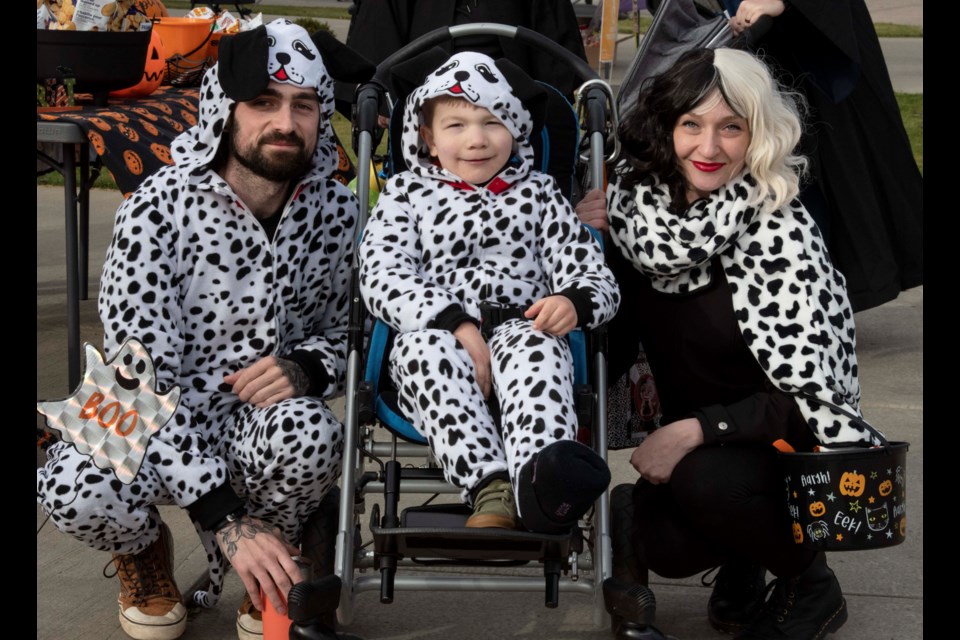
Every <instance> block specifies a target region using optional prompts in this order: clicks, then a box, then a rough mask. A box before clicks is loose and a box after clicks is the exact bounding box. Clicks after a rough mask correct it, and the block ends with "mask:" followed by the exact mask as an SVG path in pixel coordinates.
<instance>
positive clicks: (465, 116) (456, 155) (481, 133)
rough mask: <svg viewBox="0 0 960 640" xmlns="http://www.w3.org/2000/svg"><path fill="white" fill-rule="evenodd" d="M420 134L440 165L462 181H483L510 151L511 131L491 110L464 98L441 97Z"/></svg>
mask: <svg viewBox="0 0 960 640" xmlns="http://www.w3.org/2000/svg"><path fill="white" fill-rule="evenodd" d="M420 135H421V136H422V137H423V141H424V142H425V143H426V145H427V148H428V149H429V150H430V155H431V156H432V157H435V158H437V160H438V161H439V162H440V166H441V167H443V168H444V169H446V170H447V171H449V172H450V173H452V174H454V175H456V176H459V177H460V179H462V180H463V181H464V182H469V183H470V184H474V185H483V184H486V183H487V182H489V181H490V180H491V179H492V178H493V177H494V176H495V175H497V174H498V173H500V171H501V170H502V169H503V167H504V166H505V165H506V164H507V161H508V160H510V156H511V155H512V154H513V142H514V140H513V135H512V134H511V133H510V131H509V129H507V127H506V126H504V124H503V122H501V121H500V119H499V118H497V117H496V116H494V115H493V114H492V113H490V112H489V111H487V110H486V109H483V108H481V107H476V106H474V105H472V104H470V103H469V102H467V101H465V100H440V101H438V103H437V104H436V105H434V109H433V118H432V122H430V124H429V125H426V124H424V125H422V126H421V127H420Z"/></svg>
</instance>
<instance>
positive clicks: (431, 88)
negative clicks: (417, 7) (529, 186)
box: [395, 51, 546, 182]
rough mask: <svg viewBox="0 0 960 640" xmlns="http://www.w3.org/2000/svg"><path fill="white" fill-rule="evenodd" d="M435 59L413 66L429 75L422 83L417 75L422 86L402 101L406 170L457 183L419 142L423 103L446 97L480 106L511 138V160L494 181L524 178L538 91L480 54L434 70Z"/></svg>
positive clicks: (538, 115)
mask: <svg viewBox="0 0 960 640" xmlns="http://www.w3.org/2000/svg"><path fill="white" fill-rule="evenodd" d="M430 53H431V52H428V54H430ZM438 56H439V52H438V53H433V54H432V55H424V56H421V62H419V66H420V67H421V68H422V67H423V66H424V65H432V66H429V69H435V70H434V71H432V72H429V73H427V74H426V77H425V78H424V76H423V75H421V76H420V77H421V78H423V80H422V84H420V86H418V87H417V88H416V89H414V90H413V91H412V92H411V93H410V95H409V96H408V97H407V103H406V110H405V113H404V116H403V131H402V141H403V157H404V160H405V161H406V163H407V166H408V167H409V168H410V169H411V170H412V171H413V172H414V173H416V174H418V175H421V176H431V177H434V178H439V179H442V180H446V181H457V180H459V178H457V177H456V176H454V175H453V174H451V173H448V172H446V171H444V170H443V169H441V168H440V167H439V166H437V165H436V164H434V162H433V161H432V160H431V157H430V151H429V149H428V148H427V145H426V143H424V141H423V139H422V138H421V137H420V125H422V124H423V117H422V115H421V110H422V108H423V105H424V103H425V102H427V101H428V100H431V99H433V98H439V97H441V96H450V97H454V98H462V99H463V100H465V101H466V102H469V103H470V104H472V105H474V106H477V107H482V108H484V109H486V110H488V111H489V112H490V113H492V114H493V115H494V116H496V117H497V118H498V119H499V120H500V121H501V122H503V124H504V126H506V127H507V129H508V130H509V131H510V133H511V134H512V135H513V138H514V157H513V158H512V159H511V160H510V162H509V163H508V164H507V168H506V169H505V170H504V171H502V172H501V173H500V178H502V179H503V180H505V181H507V182H513V181H515V180H517V179H520V178H522V177H524V176H525V175H526V174H528V173H529V172H530V170H531V169H532V168H533V158H534V155H533V154H534V152H533V147H532V146H531V145H530V139H531V137H532V136H533V135H534V134H538V133H539V129H540V125H541V122H542V112H543V108H544V106H545V102H546V94H545V92H544V90H543V89H542V88H541V87H540V86H539V85H537V84H536V83H535V82H534V81H533V80H531V79H530V77H529V76H527V75H526V73H524V72H523V71H522V70H521V69H520V68H519V67H517V66H516V65H514V64H512V63H511V62H510V61H508V60H506V59H500V60H497V61H496V62H494V61H493V59H492V58H490V57H489V56H486V55H483V54H481V53H475V52H472V51H464V52H461V53H457V54H455V55H453V56H450V57H449V58H448V59H446V61H442V62H441V63H440V64H439V68H438V67H437V61H438ZM443 56H444V57H445V56H446V54H443ZM414 64H418V63H414ZM399 73H400V74H401V75H404V76H406V78H407V79H410V78H412V77H414V76H415V73H416V72H414V75H413V76H412V75H411V73H410V72H409V71H408V70H403V69H401V70H399ZM395 81H396V80H395Z"/></svg>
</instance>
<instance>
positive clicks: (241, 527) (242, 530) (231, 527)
mask: <svg viewBox="0 0 960 640" xmlns="http://www.w3.org/2000/svg"><path fill="white" fill-rule="evenodd" d="M258 533H266V534H268V535H273V530H272V529H271V528H270V527H268V526H267V525H266V524H264V523H263V522H260V521H259V520H254V519H253V518H251V517H250V516H247V515H245V516H243V517H242V518H240V519H239V520H237V521H236V522H231V523H229V524H228V525H227V526H225V527H224V528H223V529H220V530H219V531H217V541H218V542H219V543H220V548H221V549H222V550H223V553H224V554H226V556H227V560H231V561H232V559H233V556H234V555H235V554H236V553H237V543H238V542H240V538H251V539H252V538H255V537H256V535H257V534H258Z"/></svg>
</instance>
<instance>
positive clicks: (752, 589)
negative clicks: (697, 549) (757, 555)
mask: <svg viewBox="0 0 960 640" xmlns="http://www.w3.org/2000/svg"><path fill="white" fill-rule="evenodd" d="M766 575H767V570H766V569H764V568H763V567H762V566H760V565H759V564H757V563H754V562H749V561H745V560H730V561H729V562H727V563H726V564H724V565H723V566H722V567H720V570H719V571H718V572H717V575H716V577H715V578H714V579H713V582H707V581H706V579H704V582H703V584H704V585H706V586H710V585H711V584H712V585H713V593H711V594H710V602H709V603H708V604H707V617H708V618H709V619H710V625H711V626H713V628H714V629H716V630H717V631H723V632H724V633H734V632H737V631H741V630H743V629H746V628H747V627H748V626H749V625H750V624H751V623H752V622H753V621H754V620H756V618H757V616H758V615H759V614H760V612H761V611H763V597H764V596H765V595H766V593H767V581H766Z"/></svg>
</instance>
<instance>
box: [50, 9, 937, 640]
mask: <svg viewBox="0 0 960 640" xmlns="http://www.w3.org/2000/svg"><path fill="white" fill-rule="evenodd" d="M274 1H275V2H276V3H281V4H294V3H295V2H296V1H308V0H284V1H282V2H281V0H266V1H265V2H263V4H264V5H265V6H264V7H263V9H264V10H265V11H266V10H268V6H267V5H269V3H270V2H274ZM316 4H331V5H337V4H341V3H337V2H335V1H334V0H320V1H319V2H316ZM904 4H905V5H906V8H908V9H910V11H906V12H904V11H903V9H904ZM868 5H869V6H870V8H871V11H872V12H873V15H874V19H875V21H877V22H897V23H901V24H920V25H922V6H923V5H922V2H921V1H918V0H908V2H906V3H903V2H898V3H894V2H892V1H890V0H868ZM341 6H342V4H341ZM888 15H889V16H890V17H887V16H888ZM340 22H343V21H331V25H332V26H333V27H334V30H335V32H337V33H338V34H342V33H345V28H346V23H345V22H343V24H342V25H341V24H339V23H340ZM907 40H911V39H907ZM888 44H889V42H888V41H886V40H885V41H884V51H885V54H886V53H887V52H888V48H887V47H888ZM902 44H904V43H898V44H897V45H895V46H894V48H896V47H897V46H899V45H902ZM917 44H918V47H917V46H916V45H912V46H913V47H914V49H915V48H919V59H918V60H917V59H916V51H915V50H914V51H913V52H912V53H910V54H909V56H913V57H914V60H913V62H908V63H904V68H905V69H906V70H905V71H904V76H903V77H904V78H905V79H906V78H908V77H909V76H913V77H914V78H919V80H920V84H919V89H910V88H904V85H903V84H901V83H900V82H899V81H898V80H897V76H896V73H897V72H896V71H895V68H896V67H897V65H895V64H892V63H891V64H890V68H891V74H892V75H893V76H894V85H895V88H897V90H900V91H910V92H922V90H923V89H922V75H923V64H922V39H921V40H919V43H917ZM628 46H630V45H629V44H628ZM910 46H911V45H909V44H908V45H907V47H906V48H910ZM623 47H624V45H623V44H621V46H620V48H619V49H618V62H617V65H616V66H615V74H616V73H617V72H618V71H617V70H618V69H619V72H620V73H622V70H623V69H624V68H625V66H626V64H628V63H629V59H630V58H632V54H631V53H628V50H627V49H624V48H623ZM888 63H889V60H888ZM910 65H913V66H910ZM119 202H120V196H119V194H118V193H116V192H112V191H94V192H93V194H92V197H91V225H90V237H91V254H90V255H91V266H90V274H91V275H90V278H89V282H90V293H91V299H90V300H87V301H83V302H81V339H82V340H83V341H86V342H91V343H93V344H96V345H99V344H100V339H101V327H100V324H99V319H98V317H97V311H96V302H95V298H96V293H97V289H98V277H97V276H98V274H99V270H100V267H101V265H102V262H103V256H104V253H105V251H106V247H107V244H108V242H109V240H110V235H111V230H112V222H113V214H114V212H115V211H116V208H117V206H118V205H119ZM64 259H65V249H64V235H63V191H62V189H60V188H54V187H37V398H38V399H51V398H57V397H63V396H64V395H66V392H67V382H66V378H67V377H66V355H65V349H66V304H65V297H66V296H65V292H66V282H65V275H64V267H63V265H64ZM856 323H857V332H858V344H857V347H858V349H857V352H858V356H859V364H860V378H861V383H862V386H863V404H862V406H863V410H864V413H865V415H866V416H867V417H868V418H869V419H870V420H871V422H872V423H873V424H876V425H878V426H879V427H881V428H882V429H883V430H884V431H885V432H886V434H887V436H888V437H889V438H890V439H891V440H899V441H907V442H909V443H910V451H909V453H908V455H907V485H908V487H909V499H908V508H907V513H908V522H909V524H908V527H907V528H908V535H907V538H906V542H905V543H904V544H902V545H899V546H897V547H892V548H888V549H885V550H878V551H860V552H849V553H834V554H831V555H830V556H829V562H830V565H831V566H832V567H833V568H834V570H835V571H836V573H837V576H838V578H839V579H840V583H841V585H842V586H843V589H844V594H845V596H846V598H847V603H848V606H849V613H850V618H849V621H848V622H847V624H846V625H845V626H844V627H843V628H842V629H841V630H840V631H839V632H838V633H837V634H836V635H834V636H832V638H835V639H836V640H888V639H889V640H893V639H896V640H913V639H919V638H922V637H923V287H919V288H916V289H913V290H910V291H907V292H904V293H902V294H901V295H900V297H899V298H898V299H897V300H894V301H892V302H889V303H887V304H885V305H883V306H881V307H878V308H876V309H871V310H869V311H866V312H862V313H859V314H857V315H856ZM38 420H39V417H38ZM629 453H630V452H629V451H619V452H613V453H612V454H611V455H610V466H611V469H612V472H613V478H614V482H613V484H618V483H621V482H632V481H633V480H635V477H636V476H635V472H634V471H633V470H632V468H631V467H630V465H629ZM161 512H162V514H163V516H164V519H165V520H167V521H168V523H169V524H170V525H171V528H172V530H173V533H174V539H175V540H176V560H175V565H176V576H177V579H178V582H179V583H180V585H181V587H186V585H188V584H189V583H191V582H192V581H193V580H194V579H195V578H196V577H197V576H199V575H200V574H201V573H202V571H203V570H204V568H205V565H206V561H205V556H204V553H203V550H202V548H201V547H200V546H199V543H198V541H197V537H196V534H195V532H194V530H193V527H192V525H191V524H190V523H189V521H188V520H187V518H186V517H185V516H184V513H183V512H182V511H180V510H179V509H176V508H174V507H162V508H161ZM36 513H37V527H38V529H39V528H40V526H41V523H42V522H43V520H44V516H43V513H42V511H41V510H40V509H39V507H38V508H37V511H36ZM367 539H369V534H367ZM108 561H109V555H108V554H106V553H101V552H96V551H92V550H90V549H88V548H87V547H85V546H84V545H82V544H80V543H79V542H76V541H74V540H72V539H71V538H69V537H67V536H65V535H62V534H60V533H58V532H57V531H56V530H55V529H54V528H53V527H52V525H50V524H47V525H46V526H44V527H43V528H42V529H41V530H40V532H39V533H38V535H37V638H38V640H41V639H42V640H60V639H65V640H73V639H76V640H103V639H108V638H118V639H122V638H126V637H127V636H126V635H125V634H124V633H123V631H121V630H120V627H119V623H118V621H117V604H116V595H117V588H118V585H117V581H116V578H112V579H106V578H103V577H102V570H103V568H104V565H105V564H106V563H107V562H108ZM412 571H414V572H418V571H419V572H424V571H427V570H426V569H413V570H412ZM519 571H521V570H519V569H512V570H510V569H501V570H498V571H497V572H495V573H516V572H519ZM651 586H652V587H653V589H654V590H655V592H656V596H657V602H658V609H657V611H658V614H657V620H658V624H659V626H660V627H661V628H663V629H664V630H666V631H668V632H669V633H671V634H673V635H675V636H676V637H677V638H681V639H685V640H700V639H703V640H706V639H708V638H721V637H724V636H722V635H720V634H718V633H716V632H714V631H713V630H712V629H711V628H710V626H709V624H708V622H707V618H706V603H707V599H708V597H709V595H710V589H709V588H706V587H704V586H702V585H701V583H700V579H699V576H697V577H692V578H688V579H685V580H666V579H662V578H659V577H657V576H651ZM242 593H243V591H242V585H241V584H240V582H239V579H237V577H236V575H234V574H232V573H231V574H230V575H229V576H228V578H227V588H226V592H225V594H224V596H223V598H222V600H221V603H220V605H219V606H218V607H216V608H215V609H210V610H201V611H196V612H192V613H191V614H190V619H189V623H188V628H187V632H186V634H185V635H184V636H183V638H185V639H186V640H197V639H206V640H221V639H222V640H226V639H232V638H236V632H235V627H234V616H235V610H236V606H237V605H238V604H239V603H240V600H241V598H242ZM346 631H349V632H351V633H353V634H356V635H359V636H361V637H362V638H366V639H368V640H415V639H416V640H421V639H424V640H433V639H436V640H440V639H449V638H462V639H464V640H480V639H484V640H486V639H490V638H536V639H538V640H539V639H541V638H546V639H557V640H566V639H573V638H577V639H584V640H587V639H597V640H600V639H605V638H610V637H612V636H611V635H610V633H609V630H608V629H607V628H606V627H602V626H601V627H598V626H597V624H596V622H595V619H594V615H593V602H592V601H591V599H590V598H589V597H587V596H583V595H574V594H561V598H560V606H559V608H557V609H547V608H545V607H544V606H543V596H542V594H541V593H483V594H477V595H472V594H462V593H451V592H401V593H398V595H397V598H396V600H395V602H394V604H392V605H381V604H379V602H378V601H377V598H376V595H375V594H372V593H364V594H360V595H359V596H358V597H357V600H356V615H355V619H354V623H353V624H352V625H350V626H349V627H348V628H347V629H346Z"/></svg>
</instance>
